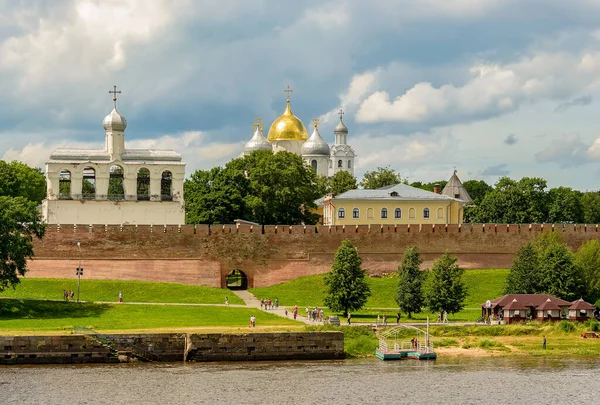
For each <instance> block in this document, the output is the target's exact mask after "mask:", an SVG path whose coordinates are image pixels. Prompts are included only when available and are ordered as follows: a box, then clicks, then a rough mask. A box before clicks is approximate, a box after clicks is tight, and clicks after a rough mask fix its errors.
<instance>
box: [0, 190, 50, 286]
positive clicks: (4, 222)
mask: <svg viewBox="0 0 600 405" xmlns="http://www.w3.org/2000/svg"><path fill="white" fill-rule="evenodd" d="M36 205H37V204H36V202H35V201H29V200H28V199H26V198H25V197H14V198H13V197H6V196H3V197H0V292H1V291H3V290H5V289H6V288H8V287H13V288H14V287H15V286H16V285H17V284H19V277H18V276H23V275H25V272H26V271H27V259H30V258H31V257H32V256H33V238H34V237H36V238H39V239H41V238H42V237H43V236H44V232H45V226H44V224H43V223H42V221H41V218H40V213H39V211H38V210H37V207H36Z"/></svg>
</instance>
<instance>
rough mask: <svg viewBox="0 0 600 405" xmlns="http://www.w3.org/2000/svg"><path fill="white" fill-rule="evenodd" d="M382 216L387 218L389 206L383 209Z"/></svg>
mask: <svg viewBox="0 0 600 405" xmlns="http://www.w3.org/2000/svg"><path fill="white" fill-rule="evenodd" d="M381 218H383V219H387V208H382V209H381Z"/></svg>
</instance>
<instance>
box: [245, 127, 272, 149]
mask: <svg viewBox="0 0 600 405" xmlns="http://www.w3.org/2000/svg"><path fill="white" fill-rule="evenodd" d="M255 150H273V147H272V146H271V144H270V143H269V141H267V138H265V136H264V135H263V133H262V131H261V130H260V128H259V127H256V130H255V131H254V135H252V138H250V140H249V141H248V142H246V144H245V145H244V154H246V155H248V154H250V153H252V152H254V151H255Z"/></svg>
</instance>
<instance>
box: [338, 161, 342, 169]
mask: <svg viewBox="0 0 600 405" xmlns="http://www.w3.org/2000/svg"><path fill="white" fill-rule="evenodd" d="M338 167H339V168H341V167H342V160H341V159H340V160H338Z"/></svg>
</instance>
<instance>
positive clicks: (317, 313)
mask: <svg viewBox="0 0 600 405" xmlns="http://www.w3.org/2000/svg"><path fill="white" fill-rule="evenodd" d="M304 311H305V312H306V318H308V320H309V321H313V322H323V315H324V314H325V313H324V312H323V310H322V309H319V307H315V309H313V310H310V309H308V307H306V309H305V310H304Z"/></svg>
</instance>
